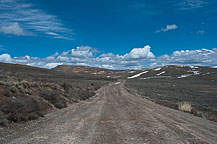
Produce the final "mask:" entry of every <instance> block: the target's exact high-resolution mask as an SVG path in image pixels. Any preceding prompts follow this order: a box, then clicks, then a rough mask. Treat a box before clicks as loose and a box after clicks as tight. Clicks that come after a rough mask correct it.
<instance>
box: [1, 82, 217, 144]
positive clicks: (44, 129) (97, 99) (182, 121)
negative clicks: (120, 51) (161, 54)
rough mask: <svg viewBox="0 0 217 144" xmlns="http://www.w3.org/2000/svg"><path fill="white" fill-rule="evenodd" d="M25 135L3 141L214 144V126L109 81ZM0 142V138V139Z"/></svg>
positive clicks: (212, 123)
mask: <svg viewBox="0 0 217 144" xmlns="http://www.w3.org/2000/svg"><path fill="white" fill-rule="evenodd" d="M36 127H38V128H37V129H32V130H30V131H31V132H29V133H28V134H26V133H23V134H22V131H21V132H20V133H21V134H19V135H17V136H14V138H11V139H10V140H5V141H4V143H22V144H27V143H31V144H33V143H46V144H47V143H51V144H53V143H58V144H60V143H61V144H122V143H123V144H144V143H147V144H149V143H150V144H152V143H153V144H158V143H159V144H163V143H165V144H170V143H171V144H174V143H179V144H188V143H189V144H190V143H197V144H206V143H210V144H214V143H216V142H217V124H216V123H214V122H211V121H208V120H205V119H202V118H199V117H195V116H193V115H190V114H188V113H183V112H180V111H177V110H172V109H169V108H166V107H163V106H160V105H157V104H155V103H153V102H150V101H148V100H145V99H142V98H139V97H136V96H134V95H132V94H130V93H128V92H127V91H126V90H125V88H124V83H120V84H115V83H110V84H109V85H107V86H103V87H102V88H101V89H99V90H98V91H97V94H96V96H94V97H93V98H91V99H89V100H87V101H85V102H82V103H80V104H74V105H72V106H69V107H68V108H66V109H65V110H63V111H62V112H59V113H58V114H57V115H55V116H53V117H52V119H48V120H45V121H43V122H41V123H38V125H37V126H36ZM0 142H1V141H0Z"/></svg>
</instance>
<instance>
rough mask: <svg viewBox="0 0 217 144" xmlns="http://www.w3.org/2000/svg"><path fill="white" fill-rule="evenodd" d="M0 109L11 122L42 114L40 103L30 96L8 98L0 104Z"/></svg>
mask: <svg viewBox="0 0 217 144" xmlns="http://www.w3.org/2000/svg"><path fill="white" fill-rule="evenodd" d="M1 111H2V112H3V113H4V114H6V117H7V119H8V120H10V121H12V122H21V121H28V120H33V119H37V118H38V117H40V116H42V113H41V105H40V103H39V102H38V101H36V100H35V99H34V98H31V97H20V96H18V97H12V98H9V100H8V102H7V103H5V104H4V105H2V106H1Z"/></svg>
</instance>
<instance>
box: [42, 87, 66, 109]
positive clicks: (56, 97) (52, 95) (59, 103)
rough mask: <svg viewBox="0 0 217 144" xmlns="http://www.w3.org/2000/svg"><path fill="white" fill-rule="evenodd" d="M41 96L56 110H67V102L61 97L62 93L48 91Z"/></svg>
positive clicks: (44, 91)
mask: <svg viewBox="0 0 217 144" xmlns="http://www.w3.org/2000/svg"><path fill="white" fill-rule="evenodd" d="M41 96H42V97H43V98H44V99H45V100H47V101H49V102H50V103H51V104H53V105H54V106H55V107H56V108H59V109H61V108H65V107H66V106H67V105H66V101H65V100H64V99H63V98H62V97H61V96H60V93H59V92H58V91H48V90H43V91H42V92H41Z"/></svg>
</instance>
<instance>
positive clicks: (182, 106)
mask: <svg viewBox="0 0 217 144" xmlns="http://www.w3.org/2000/svg"><path fill="white" fill-rule="evenodd" d="M178 106H179V110H181V111H184V112H190V113H191V112H192V110H193V108H192V106H191V103H190V102H179V104H178Z"/></svg>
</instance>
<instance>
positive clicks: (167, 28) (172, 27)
mask: <svg viewBox="0 0 217 144" xmlns="http://www.w3.org/2000/svg"><path fill="white" fill-rule="evenodd" d="M177 28H178V26H177V25H176V24H173V25H167V26H166V28H162V29H160V30H157V31H155V33H159V32H166V31H169V30H174V29H177Z"/></svg>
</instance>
